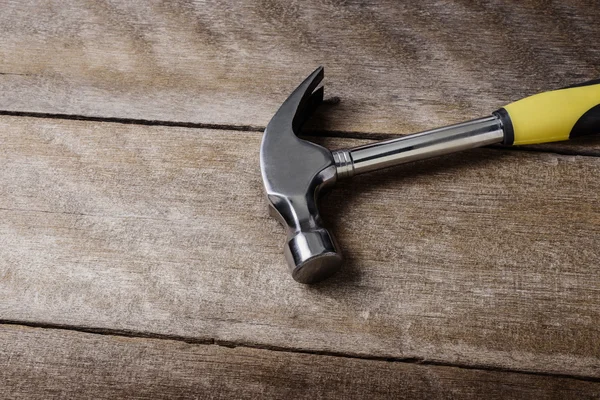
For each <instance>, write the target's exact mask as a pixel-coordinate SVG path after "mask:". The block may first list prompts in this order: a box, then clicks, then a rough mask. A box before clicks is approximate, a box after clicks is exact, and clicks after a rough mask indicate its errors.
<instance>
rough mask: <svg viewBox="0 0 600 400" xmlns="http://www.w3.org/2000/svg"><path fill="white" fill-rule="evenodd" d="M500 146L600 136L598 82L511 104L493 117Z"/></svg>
mask: <svg viewBox="0 0 600 400" xmlns="http://www.w3.org/2000/svg"><path fill="white" fill-rule="evenodd" d="M494 114H495V115H496V116H498V117H499V118H500V119H501V120H502V125H503V129H504V144H506V145H522V144H535V143H546V142H556V141H561V140H568V139H570V138H573V137H577V136H583V135H589V134H593V133H598V132H600V79H597V80H593V81H589V82H585V83H581V84H577V85H573V86H569V87H566V88H564V89H558V90H552V91H549V92H544V93H540V94H536V95H533V96H529V97H526V98H524V99H521V100H518V101H515V102H514V103H511V104H509V105H507V106H504V107H503V108H501V109H500V110H498V111H496V112H495V113H494Z"/></svg>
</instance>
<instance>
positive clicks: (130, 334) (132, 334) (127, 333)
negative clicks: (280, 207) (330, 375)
mask: <svg viewBox="0 0 600 400" xmlns="http://www.w3.org/2000/svg"><path fill="white" fill-rule="evenodd" d="M1 325H11V326H17V327H18V326H21V327H27V328H34V329H52V330H65V331H74V332H81V333H88V334H95V335H103V336H115V337H126V338H131V339H150V340H171V341H176V342H184V343H187V344H191V345H201V346H210V345H215V346H221V347H227V348H231V349H233V348H237V347H240V348H249V349H256V350H265V351H276V352H283V353H299V354H310V355H316V356H323V357H337V358H349V359H359V360H370V361H380V362H391V363H405V364H418V365H424V366H427V365H430V366H437V367H450V368H460V369H468V370H481V371H489V372H498V373H518V374H524V375H533V376H544V377H550V378H568V379H575V380H580V381H586V382H600V378H597V377H593V376H585V375H575V374H559V373H549V372H539V371H528V370H518V369H511V368H499V367H494V366H488V365H478V364H473V365H470V364H461V363H446V362H436V361H432V360H427V359H424V358H421V357H405V358H399V357H380V356H369V355H363V354H353V353H343V352H335V351H317V350H310V349H301V348H293V347H281V346H271V345H267V344H264V343H251V342H234V341H225V340H218V339H214V338H195V337H189V336H181V335H169V334H158V333H152V332H141V331H134V330H128V329H109V328H100V327H86V326H74V325H68V324H52V323H45V322H30V321H17V320H3V319H0V326H1Z"/></svg>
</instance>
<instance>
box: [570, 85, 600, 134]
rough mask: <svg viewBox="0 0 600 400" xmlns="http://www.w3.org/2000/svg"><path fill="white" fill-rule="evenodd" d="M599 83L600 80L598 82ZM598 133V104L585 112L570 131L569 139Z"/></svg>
mask: <svg viewBox="0 0 600 400" xmlns="http://www.w3.org/2000/svg"><path fill="white" fill-rule="evenodd" d="M599 83H600V80H599ZM594 133H600V104H598V105H597V106H594V107H592V108H590V109H589V110H587V111H586V113H585V114H583V115H582V116H581V118H579V119H578V120H577V122H576V123H575V125H574V126H573V129H571V133H570V134H569V138H574V137H578V136H585V135H593V134H594Z"/></svg>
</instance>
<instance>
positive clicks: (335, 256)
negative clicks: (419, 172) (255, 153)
mask: <svg viewBox="0 0 600 400" xmlns="http://www.w3.org/2000/svg"><path fill="white" fill-rule="evenodd" d="M323 77H324V72H323V67H319V68H317V69H316V70H315V71H314V72H313V73H312V74H310V75H309V76H308V78H306V79H305V80H304V82H302V83H301V84H300V86H298V88H296V90H294V92H293V93H292V94H291V95H290V96H289V97H288V99H287V100H286V101H285V102H284V103H283V104H282V105H281V107H280V108H279V110H278V111H277V112H276V113H275V115H274V116H273V118H272V119H271V121H270V122H269V124H268V125H267V128H266V129H265V132H264V135H263V139H262V142H261V147H260V168H261V173H262V178H263V183H264V187H265V192H266V195H267V202H268V204H269V209H270V213H271V215H272V216H273V217H275V218H276V219H277V220H279V222H280V223H281V224H282V225H283V226H284V227H285V228H286V230H287V241H286V244H285V246H284V255H285V258H286V260H287V263H288V265H289V267H290V269H291V272H292V276H293V278H294V279H295V280H296V281H298V282H301V283H315V282H318V281H321V280H323V279H325V278H327V277H329V276H331V275H332V274H334V273H335V272H336V271H337V270H338V269H339V268H340V266H341V264H342V255H341V253H340V251H339V250H338V245H337V243H336V240H335V238H334V237H333V235H332V234H331V233H330V232H329V231H328V230H327V229H326V228H325V227H324V225H323V221H322V219H321V216H320V214H319V209H318V205H317V202H318V199H319V196H320V195H321V194H322V193H324V191H325V190H327V189H329V188H331V187H332V186H333V185H334V184H335V182H336V181H337V180H338V179H344V178H350V177H352V176H354V175H357V174H362V173H365V172H371V171H375V170H379V169H382V168H387V167H391V166H394V165H398V164H403V163H406V162H410V161H416V160H422V159H426V158H431V157H435V156H440V155H443V154H449V153H454V152H457V151H461V150H466V149H472V148H476V147H480V146H485V145H490V144H495V143H502V144H504V145H507V146H513V145H514V146H517V145H524V144H535V143H546V142H555V141H561V140H568V139H570V138H573V137H577V136H583V135H588V134H593V133H597V132H599V131H600V79H598V80H593V81H589V82H585V83H581V84H577V85H573V86H569V87H567V88H563V89H558V90H552V91H549V92H544V93H540V94H537V95H533V96H530V97H526V98H524V99H521V100H519V101H516V102H514V103H511V104H509V105H507V106H504V107H502V108H500V109H499V110H497V111H495V112H493V113H492V114H491V115H490V116H488V117H484V118H479V119H475V120H472V121H468V122H463V123H459V124H455V125H450V126H446V127H442V128H437V129H433V130H430V131H426V132H421V133H415V134H412V135H407V136H402V137H399V138H397V139H391V140H384V141H380V142H375V143H371V144H368V145H365V146H360V147H356V148H353V149H345V150H337V151H334V152H331V151H330V150H328V149H326V148H325V147H323V146H319V145H317V144H315V143H312V142H309V141H306V140H303V139H300V138H299V137H298V136H297V135H298V133H299V132H300V131H301V129H302V125H303V124H304V123H305V122H306V120H308V119H309V118H310V116H311V115H312V114H313V112H314V111H315V110H316V108H317V107H318V106H319V104H321V102H322V101H323V87H321V88H319V89H317V87H318V86H319V83H320V82H321V81H322V80H323ZM315 89H317V90H315Z"/></svg>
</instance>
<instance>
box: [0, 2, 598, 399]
mask: <svg viewBox="0 0 600 400" xmlns="http://www.w3.org/2000/svg"><path fill="white" fill-rule="evenodd" d="M599 20H600V7H599V6H598V4H597V1H595V0H594V1H593V0H589V1H584V0H581V1H576V0H565V1H541V0H538V1H534V0H526V1H516V0H515V1H500V0H489V1H477V2H475V1H444V0H441V1H440V0H426V1H420V2H417V1H413V2H402V3H401V2H396V1H392V0H389V1H372V2H365V1H358V0H356V1H342V0H325V1H313V0H310V1H303V2H300V1H284V0H253V1H195V2H194V1H186V0H177V1H168V2H166V1H144V2H142V1H127V2H122V1H92V0H88V1H77V2H70V1H66V2H65V1H58V0H55V1H42V0H40V1H33V0H27V1H17V0H2V1H0V397H2V398H24V399H31V398H44V399H47V398H64V397H83V398H110V399H114V398H120V397H135V398H190V397H191V398H212V397H215V398H226V399H229V398H256V397H260V396H265V397H266V396H269V397H276V398H286V397H287V398H339V399H346V398H366V397H381V398H387V397H391V398H399V397H405V398H423V399H426V398H427V399H429V398H536V399H538V398H594V399H597V398H600V325H599V323H600V274H599V273H598V268H599V265H600V178H599V177H600V158H599V157H600V136H596V137H588V138H584V139H580V140H577V141H573V142H569V143H556V144H548V145H543V146H530V147H526V148H521V149H517V150H508V149H502V148H498V147H491V148H485V149H479V150H474V151H468V152H465V153H461V154H455V155H451V156H446V157H442V158H439V159H435V160H431V161H426V162H419V163H415V164H412V165H405V166H402V167H398V168H394V169H392V170H389V171H384V172H380V173H375V174H371V175H364V176H361V177H357V178H356V179H354V180H352V181H349V182H343V183H341V184H340V185H339V186H338V187H337V188H336V190H335V191H334V192H332V193H331V194H330V195H329V196H328V197H326V198H325V199H324V201H323V214H324V216H325V218H326V220H327V221H328V223H329V224H330V225H331V226H332V228H333V230H334V232H335V233H336V235H337V237H338V239H339V241H340V243H341V246H342V248H343V249H344V252H345V257H346V259H347V262H346V264H345V266H344V269H343V271H342V272H341V273H340V274H338V275H337V276H335V277H334V278H333V279H330V280H329V281H326V282H323V283H321V284H319V285H315V286H303V285H300V284H297V283H295V282H294V281H293V280H292V279H291V277H290V275H289V273H288V271H287V269H286V268H287V267H286V266H285V262H284V259H283V256H282V254H281V251H282V246H283V242H284V233H283V230H282V228H281V227H280V226H279V225H278V224H277V222H276V221H274V220H273V219H271V218H269V217H268V215H267V212H266V205H265V201H264V199H263V192H262V183H261V179H260V171H259V168H258V146H259V142H260V138H261V130H262V129H264V126H265V125H266V124H267V122H268V121H269V119H270V117H271V116H272V114H273V113H274V112H275V111H276V109H277V107H278V105H279V104H280V103H281V102H282V101H283V100H284V99H285V98H286V97H287V95H288V94H289V92H290V91H291V90H292V89H293V88H294V87H295V86H296V85H297V84H298V83H299V82H300V81H301V80H302V79H303V78H304V77H305V76H306V75H308V73H310V72H311V71H312V70H313V69H314V68H315V67H316V66H318V65H324V66H325V75H326V78H325V87H326V96H329V97H330V98H331V97H334V98H335V97H339V102H338V101H337V100H336V101H330V102H329V103H328V104H326V105H324V106H323V107H322V108H321V110H320V111H319V113H318V115H317V116H316V118H315V119H314V120H313V122H312V124H311V125H310V127H309V128H308V130H309V134H310V135H313V136H312V140H316V141H318V142H319V143H322V144H325V145H327V146H329V147H331V148H340V147H346V146H354V145H358V144H362V143H367V142H368V141H370V140H372V139H378V138H382V137H389V136H390V135H399V134H406V133H411V132H414V131H419V130H423V129H427V128H432V127H435V126H440V125H446V124H450V123H454V122H459V121H462V120H467V119H471V118H476V117H480V116H484V115H487V114H489V113H490V112H491V111H493V110H495V109H497V108H499V107H501V106H503V105H504V104H506V103H508V102H511V101H513V100H516V99H518V98H520V97H523V96H526V95H529V94H533V93H536V92H538V91H542V90H548V89H552V88H558V87H563V86H566V85H568V84H572V83H575V82H579V81H583V80H588V79H592V78H598V77H599V76H600V62H599V61H600V45H599V44H598V39H600V25H599V24H598V21H599Z"/></svg>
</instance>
